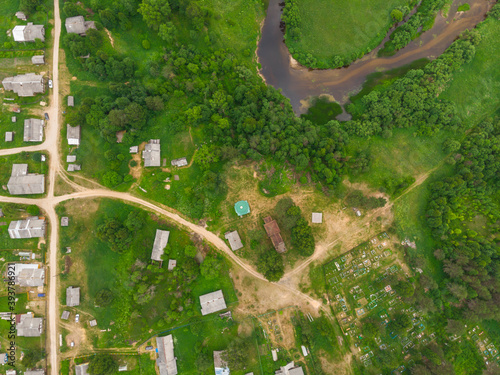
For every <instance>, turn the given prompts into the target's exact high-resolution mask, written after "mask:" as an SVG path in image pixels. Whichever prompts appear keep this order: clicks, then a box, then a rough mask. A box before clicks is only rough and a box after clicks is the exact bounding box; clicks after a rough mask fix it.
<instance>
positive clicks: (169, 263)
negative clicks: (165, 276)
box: [168, 259, 177, 271]
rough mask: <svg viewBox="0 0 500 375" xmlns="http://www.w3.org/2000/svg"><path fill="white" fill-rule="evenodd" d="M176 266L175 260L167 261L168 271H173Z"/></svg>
mask: <svg viewBox="0 0 500 375" xmlns="http://www.w3.org/2000/svg"><path fill="white" fill-rule="evenodd" d="M175 266H177V261H176V260H175V259H169V260H168V270H169V271H173V269H174V268H175Z"/></svg>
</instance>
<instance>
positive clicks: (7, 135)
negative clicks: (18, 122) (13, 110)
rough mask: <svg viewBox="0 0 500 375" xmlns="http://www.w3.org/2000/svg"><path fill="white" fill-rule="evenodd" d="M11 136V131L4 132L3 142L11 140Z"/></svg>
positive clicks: (12, 136) (12, 134) (12, 135)
mask: <svg viewBox="0 0 500 375" xmlns="http://www.w3.org/2000/svg"><path fill="white" fill-rule="evenodd" d="M13 138H14V133H13V132H5V142H12V139H13Z"/></svg>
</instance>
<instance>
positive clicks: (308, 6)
mask: <svg viewBox="0 0 500 375" xmlns="http://www.w3.org/2000/svg"><path fill="white" fill-rule="evenodd" d="M408 3H409V1H407V0H369V1H366V0H365V1H363V0H351V1H342V0H297V5H298V7H299V12H300V16H301V24H300V30H301V33H302V34H301V37H300V40H299V41H298V42H292V41H291V40H290V39H288V40H287V45H288V47H289V48H293V50H294V51H295V52H302V53H306V54H307V53H310V54H311V55H313V56H314V57H315V58H317V59H318V61H326V62H327V63H330V62H331V61H330V60H331V58H332V57H333V56H336V55H338V56H341V57H349V58H350V57H352V55H357V54H358V53H360V52H365V53H366V52H368V51H370V50H372V49H373V48H375V47H376V46H377V45H378V44H380V42H381V41H382V39H383V38H384V37H385V35H386V34H387V31H388V30H389V27H390V26H391V23H392V22H391V17H390V13H391V11H392V9H394V8H395V7H397V6H400V5H406V4H408Z"/></svg>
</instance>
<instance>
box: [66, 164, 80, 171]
mask: <svg viewBox="0 0 500 375" xmlns="http://www.w3.org/2000/svg"><path fill="white" fill-rule="evenodd" d="M81 170H82V166H81V165H80V164H68V172H74V171H81Z"/></svg>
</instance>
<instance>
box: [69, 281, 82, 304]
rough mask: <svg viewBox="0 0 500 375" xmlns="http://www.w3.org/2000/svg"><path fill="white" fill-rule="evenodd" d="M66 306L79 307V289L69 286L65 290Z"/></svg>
mask: <svg viewBox="0 0 500 375" xmlns="http://www.w3.org/2000/svg"><path fill="white" fill-rule="evenodd" d="M66 306H69V307H75V306H80V287H76V288H75V287H72V286H69V287H67V288H66Z"/></svg>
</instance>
